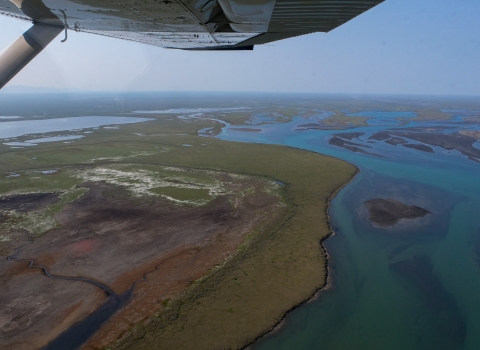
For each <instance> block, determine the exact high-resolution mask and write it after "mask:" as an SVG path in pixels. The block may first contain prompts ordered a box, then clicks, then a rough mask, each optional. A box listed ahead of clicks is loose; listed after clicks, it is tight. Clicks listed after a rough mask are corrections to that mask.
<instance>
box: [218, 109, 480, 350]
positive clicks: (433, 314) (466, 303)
mask: <svg viewBox="0 0 480 350" xmlns="http://www.w3.org/2000/svg"><path fill="white" fill-rule="evenodd" d="M367 114H368V116H372V117H373V119H372V120H371V121H372V122H371V123H370V125H369V126H367V127H360V128H355V129H354V130H353V129H352V130H351V131H355V132H363V133H364V135H363V136H359V137H358V138H357V139H354V140H353V141H354V142H355V143H357V144H359V145H361V147H371V148H368V150H369V152H372V153H375V154H377V155H381V156H382V157H375V156H371V155H368V154H363V153H356V152H351V151H349V150H347V149H342V148H340V147H336V146H332V145H329V144H328V139H329V138H330V137H332V135H334V134H335V133H339V131H329V130H305V131H298V130H297V129H296V127H297V126H298V125H299V124H300V123H305V120H300V119H299V118H293V120H292V121H291V122H290V123H278V124H267V125H262V127H261V128H262V132H260V133H246V132H238V131H234V130H230V129H229V127H225V128H224V130H223V131H222V133H221V134H220V135H218V137H219V138H221V139H225V140H232V141H241V142H259V143H272V144H283V145H288V146H292V147H297V148H303V149H307V150H311V151H315V152H319V153H323V154H327V155H331V156H334V157H337V158H341V159H344V160H346V161H348V162H350V163H353V164H355V165H356V166H357V167H359V168H360V173H359V174H358V175H357V176H356V177H355V179H354V181H352V182H351V183H350V184H348V185H347V186H346V187H345V188H344V189H343V190H341V191H340V192H339V194H338V195H337V196H336V198H335V199H334V200H333V201H332V202H331V208H330V215H331V225H332V227H333V229H334V231H335V232H336V235H334V236H331V237H330V238H328V239H327V240H326V241H325V242H324V246H325V248H326V250H327V252H328V254H329V256H330V258H331V261H330V264H329V272H330V277H329V278H330V280H329V288H328V289H326V290H323V291H320V292H319V293H318V295H317V296H316V297H315V298H314V299H313V300H311V301H310V302H308V303H306V304H304V305H302V306H300V307H299V308H297V309H296V310H294V311H293V312H291V313H290V314H289V315H287V317H286V319H285V320H284V321H283V323H282V326H281V327H280V328H279V329H277V330H276V331H274V332H273V333H271V334H268V335H267V336H265V337H263V338H261V339H260V340H259V341H257V342H256V343H255V344H254V345H253V346H252V347H253V349H256V350H273V349H275V350H278V349H280V350H281V349H285V350H289V349H305V350H307V349H335V350H337V349H356V350H358V349H366V350H367V349H368V350H370V349H402V350H403V349H419V350H420V349H421V350H423V349H432V350H433V349H472V350H473V349H478V348H480V295H479V293H478V290H480V267H479V261H480V238H479V237H478V232H479V231H480V217H479V216H478V214H477V212H478V208H480V182H479V181H478V178H479V177H480V167H479V165H478V163H476V162H474V161H472V160H470V159H468V158H467V157H466V156H464V155H462V154H460V153H458V152H456V151H449V150H446V149H443V148H441V147H433V148H434V150H435V153H424V152H420V151H418V150H414V149H410V148H406V147H402V146H401V145H397V146H395V145H392V144H388V143H385V142H383V141H373V140H371V139H370V140H369V137H370V136H371V135H372V134H374V133H376V132H379V131H383V130H386V129H392V127H393V128H395V126H394V125H395V124H397V121H396V120H395V119H394V118H392V117H390V120H388V116H386V115H385V114H381V113H380V114H377V115H372V114H371V113H370V112H366V113H365V115H367ZM410 116H411V115H409V116H407V115H403V117H406V118H405V119H408V117H410ZM396 117H398V116H395V118H396ZM386 118H387V120H385V119H386ZM385 121H386V122H385ZM407 123H408V121H407ZM402 124H403V123H402ZM432 126H444V127H448V129H444V130H443V131H441V132H444V133H450V132H452V131H458V130H459V129H476V128H478V125H475V124H472V125H468V124H463V125H459V124H454V123H453V121H452V123H449V122H448V121H446V122H440V121H429V122H426V123H420V122H410V123H409V124H407V125H403V126H402V128H405V127H432ZM340 132H345V131H340ZM410 141H411V140H410ZM370 198H396V199H398V200H401V201H402V202H405V203H407V204H409V205H418V206H420V207H422V208H426V209H428V210H429V211H431V212H432V214H431V215H429V216H427V217H425V218H422V219H419V220H412V221H411V222H408V221H404V222H402V223H401V224H399V225H396V226H394V227H393V228H389V229H382V228H375V227H373V226H372V225H371V224H370V223H369V222H368V220H367V216H366V207H365V205H364V202H365V201H366V200H368V199H370ZM319 249H320V247H319Z"/></svg>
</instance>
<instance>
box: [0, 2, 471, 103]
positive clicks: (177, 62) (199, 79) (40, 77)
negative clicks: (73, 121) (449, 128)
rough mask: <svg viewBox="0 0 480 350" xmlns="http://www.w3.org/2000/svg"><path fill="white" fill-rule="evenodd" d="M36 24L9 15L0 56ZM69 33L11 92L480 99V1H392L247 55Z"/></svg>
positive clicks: (2, 25) (1, 28)
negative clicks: (24, 88) (49, 90)
mask: <svg viewBox="0 0 480 350" xmlns="http://www.w3.org/2000/svg"><path fill="white" fill-rule="evenodd" d="M29 26H30V24H29V23H26V22H22V21H17V20H14V19H10V18H8V17H4V16H0V33H1V34H0V50H1V49H3V48H4V47H6V46H7V45H9V44H10V43H11V42H12V41H14V40H15V39H17V38H18V36H20V35H21V34H22V33H23V32H24V31H25V30H26V29H28V27H29ZM61 39H63V34H61V35H59V37H58V38H57V39H55V41H54V42H53V43H52V44H50V46H49V47H48V48H47V49H46V50H45V51H44V52H42V53H41V54H40V55H39V56H38V57H37V58H36V59H35V60H34V61H33V62H31V63H30V64H29V65H28V66H27V67H26V68H25V69H24V70H23V71H22V72H21V73H20V74H18V75H17V76H16V77H15V78H14V79H13V80H12V81H11V82H10V83H9V85H7V86H17V85H23V86H41V87H52V88H69V89H83V90H124V91H133V90H170V91H171V90H180V91H181V90H189V91H193V90H202V91H203V90H207V91H284V92H332V93H337V92H339V93H342V92H345V93H405V94H465V95H480V63H479V62H480V1H479V0H386V1H385V2H384V3H382V4H380V5H378V6H377V7H375V8H373V9H372V10H370V11H368V12H366V13H364V14H363V15H360V16H359V17H357V18H355V19H354V20H352V21H350V22H348V23H347V24H345V25H343V26H341V27H339V28H337V29H335V30H333V31H332V32H330V33H317V34H310V35H307V36H303V37H299V38H293V39H287V40H284V41H280V42H274V43H271V44H267V45H262V46H256V47H255V50H254V51H246V52H235V51H233V52H188V51H180V50H167V49H162V48H157V47H150V46H146V45H142V44H136V43H131V42H127V41H122V40H118V39H111V38H106V37H101V36H95V35H90V34H84V33H75V32H74V31H70V32H69V38H68V41H67V42H66V43H63V44H62V43H61V42H60V40H61Z"/></svg>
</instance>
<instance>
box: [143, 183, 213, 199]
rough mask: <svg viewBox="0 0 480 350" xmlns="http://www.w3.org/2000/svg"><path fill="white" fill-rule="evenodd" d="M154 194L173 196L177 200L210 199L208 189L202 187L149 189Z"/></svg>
mask: <svg viewBox="0 0 480 350" xmlns="http://www.w3.org/2000/svg"><path fill="white" fill-rule="evenodd" d="M150 191H151V192H153V193H155V194H159V195H162V196H166V197H170V198H173V199H174V200H178V201H182V202H183V201H187V202H188V201H202V202H204V201H209V200H211V199H212V197H211V196H210V191H209V190H208V189H204V188H181V187H173V186H167V187H157V188H152V189H151V190H150Z"/></svg>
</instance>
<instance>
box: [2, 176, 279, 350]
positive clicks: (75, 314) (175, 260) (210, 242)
mask: <svg viewBox="0 0 480 350" xmlns="http://www.w3.org/2000/svg"><path fill="white" fill-rule="evenodd" d="M227 177H228V180H229V182H228V183H227V186H230V189H231V190H234V191H233V192H234V193H236V194H239V193H242V191H243V190H245V189H246V188H254V189H255V191H251V192H250V194H249V195H247V196H243V197H242V196H235V195H225V196H220V197H217V198H216V199H215V200H213V201H212V202H211V203H209V204H208V205H204V206H202V207H186V206H183V207H180V206H173V205H172V204H170V203H168V202H166V201H165V200H164V199H161V197H147V198H145V197H143V198H133V197H131V196H130V195H129V193H128V192H127V191H126V190H125V189H124V188H120V187H118V186H114V185H109V184H106V183H103V182H96V183H88V184H85V187H88V188H89V191H88V192H87V194H85V195H84V196H83V197H81V198H80V199H78V200H76V201H74V202H72V203H70V204H68V205H67V206H66V207H65V208H64V210H63V211H62V212H60V213H58V214H56V219H57V221H58V222H59V223H60V224H61V227H60V228H58V229H55V230H52V231H50V232H49V233H48V234H46V235H44V236H43V237H41V238H40V239H38V240H37V241H36V242H35V243H34V244H32V245H29V246H27V247H25V248H24V249H23V254H22V256H21V257H22V258H30V259H34V260H35V263H36V264H39V265H44V266H46V267H48V269H49V271H50V273H52V274H54V275H61V276H75V277H88V278H90V279H94V280H97V281H99V282H102V283H104V284H106V285H108V286H109V287H110V288H112V289H113V290H114V291H115V292H116V293H118V294H120V293H123V292H125V291H126V290H127V289H128V288H129V287H131V286H132V284H133V283H134V282H135V281H141V280H142V278H144V276H145V281H144V282H140V283H138V284H137V286H136V288H135V290H134V295H133V298H132V300H131V302H130V303H129V304H128V305H127V306H126V307H125V308H124V309H123V310H121V311H120V312H118V313H117V314H116V315H114V316H113V317H112V318H111V320H109V322H107V324H106V325H104V327H103V328H102V329H101V330H100V332H99V333H98V334H97V335H95V336H94V337H93V339H91V340H90V341H89V343H88V345H86V346H85V348H92V347H94V348H98V347H102V346H105V345H106V344H108V343H109V342H111V341H112V340H114V339H116V338H117V337H118V336H119V335H121V333H122V332H124V331H126V330H128V329H129V328H131V326H132V325H133V324H135V323H138V322H139V321H141V320H142V319H144V318H146V317H148V316H150V315H151V314H152V313H154V312H155V310H158V309H160V308H161V307H162V306H163V305H164V304H166V301H167V300H168V299H172V298H175V297H176V296H177V295H178V294H179V293H180V292H181V291H182V290H184V289H185V287H187V286H188V285H189V284H190V283H192V282H193V281H195V280H196V279H198V278H200V277H201V276H203V275H204V274H205V273H207V272H208V271H209V270H210V269H212V268H214V267H215V266H216V265H218V264H221V263H222V262H223V261H224V260H225V259H226V258H227V257H228V256H230V255H232V254H233V253H234V252H235V251H236V249H237V247H238V246H239V245H240V244H241V243H242V242H243V241H244V239H245V235H246V234H247V233H248V232H251V230H252V228H254V227H255V226H256V225H257V224H259V223H263V222H266V221H268V219H267V218H270V217H271V216H270V215H269V213H271V212H272V210H276V208H278V207H279V206H278V205H277V204H278V203H279V202H280V199H279V198H278V197H277V196H273V195H269V194H266V193H265V192H263V191H260V189H261V188H262V186H264V182H262V181H259V180H255V179H252V180H249V181H245V180H243V181H242V182H239V181H235V180H233V179H232V178H230V177H229V176H227ZM26 265H27V264H26V263H20V262H13V261H9V262H7V261H2V263H1V265H0V273H2V282H3V283H2V285H1V286H0V294H1V295H2V300H1V301H0V303H1V306H2V307H1V309H0V334H1V335H2V336H1V338H0V339H1V340H0V348H4V347H5V348H15V349H35V348H39V347H41V346H43V345H45V344H47V343H48V342H49V341H50V340H52V339H53V338H55V337H56V336H57V335H58V334H60V333H61V332H62V331H64V330H66V329H67V328H68V327H70V326H71V325H72V324H73V323H75V322H77V321H79V320H81V319H82V318H84V317H85V316H87V315H88V314H89V313H91V312H93V311H94V310H95V309H96V308H97V307H98V306H99V305H100V304H101V303H102V302H103V301H104V298H105V296H104V293H103V292H102V291H101V290H100V289H99V288H97V287H95V286H92V285H90V284H87V283H82V282H72V281H61V280H53V279H49V278H46V277H45V276H44V275H43V274H42V273H41V272H40V270H38V269H27V268H26ZM52 325H54V326H53V327H52Z"/></svg>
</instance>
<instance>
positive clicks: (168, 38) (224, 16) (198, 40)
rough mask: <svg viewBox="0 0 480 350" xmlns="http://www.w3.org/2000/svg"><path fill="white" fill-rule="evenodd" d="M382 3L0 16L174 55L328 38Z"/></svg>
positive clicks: (223, 2) (141, 7)
mask: <svg viewBox="0 0 480 350" xmlns="http://www.w3.org/2000/svg"><path fill="white" fill-rule="evenodd" d="M380 2H382V0H301V1H300V0H276V1H275V0H163V1H159V0H142V1H135V0H133V1H132V0H117V1H111V0H110V1H105V0H43V1H42V0H0V14H4V15H7V16H12V17H15V18H19V19H24V20H32V21H35V22H37V23H46V24H48V23H55V22H57V21H61V22H62V23H64V24H65V25H66V26H67V27H68V28H69V29H73V30H76V31H81V32H87V33H92V34H99V35H105V36H109V37H114V38H119V39H124V40H131V41H136V42H141V43H144V44H149V45H154V46H161V47H168V48H177V49H218V48H229V47H231V48H238V47H242V46H250V45H257V44H264V43H268V42H271V41H275V40H280V39H285V38H289V37H294V36H298V35H303V34H308V33H313V32H329V31H331V30H332V29H334V28H336V27H338V26H340V25H342V24H344V23H345V22H347V21H349V20H351V19H352V18H354V17H356V16H358V15H359V14H361V13H363V12H365V11H367V10H368V9H370V8H372V7H373V6H375V5H377V4H378V3H380Z"/></svg>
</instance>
